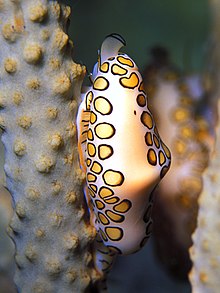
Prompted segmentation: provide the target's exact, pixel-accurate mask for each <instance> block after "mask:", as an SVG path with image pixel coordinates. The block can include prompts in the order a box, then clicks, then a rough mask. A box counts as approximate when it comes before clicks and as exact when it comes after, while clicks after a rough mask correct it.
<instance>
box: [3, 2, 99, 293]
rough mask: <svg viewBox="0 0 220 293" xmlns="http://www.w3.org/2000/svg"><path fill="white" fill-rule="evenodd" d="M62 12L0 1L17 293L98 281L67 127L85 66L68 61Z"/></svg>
mask: <svg viewBox="0 0 220 293" xmlns="http://www.w3.org/2000/svg"><path fill="white" fill-rule="evenodd" d="M69 15H70V9H69V7H65V6H63V5H59V4H58V3H57V2H52V1H46V0H40V1H39V0H38V1H32V0H23V1H9V0H1V1H0V44H1V47H0V107H1V112H0V126H1V128H2V130H3V135H2V141H3V144H4V147H5V166H4V169H5V173H6V177H7V187H8V189H9V191H10V193H11V195H12V197H13V203H14V210H15V212H14V215H13V217H12V220H11V223H10V233H11V237H12V238H13V240H14V241H15V244H16V255H15V259H16V265H17V269H16V273H15V282H16V285H17V287H18V288H19V290H20V291H21V292H22V293H29V292H33V293H34V292H45V293H46V292H65V293H68V292H84V291H86V290H87V289H88V288H89V286H90V283H91V282H92V281H95V280H96V278H98V276H97V273H96V271H95V270H94V268H93V263H92V255H91V253H90V249H89V245H90V243H91V241H93V239H94V237H95V230H94V228H93V227H91V226H90V225H89V224H88V217H87V211H86V207H85V205H84V198H83V193H82V182H83V180H84V176H83V175H82V172H81V170H80V168H79V165H78V154H77V144H76V126H75V122H74V121H75V113H76V109H77V102H76V97H77V96H79V92H80V86H81V80H82V77H83V75H84V68H82V67H81V66H80V65H77V64H75V63H74V62H73V61H72V59H71V52H72V42H71V41H70V40H69V37H68V35H67V33H66V23H67V21H68V17H69Z"/></svg>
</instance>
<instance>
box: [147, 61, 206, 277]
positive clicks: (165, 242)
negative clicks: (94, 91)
mask: <svg viewBox="0 0 220 293" xmlns="http://www.w3.org/2000/svg"><path fill="white" fill-rule="evenodd" d="M162 65H163V64H162ZM145 86H146V90H148V91H149V94H150V97H149V101H151V103H150V106H151V110H152V112H153V114H154V116H155V118H156V123H157V126H158V130H159V132H160V133H161V135H162V137H165V138H166V142H167V145H168V146H169V148H170V150H171V153H172V164H171V168H170V171H169V172H168V174H167V176H166V177H165V178H164V179H163V180H162V181H161V183H160V185H159V188H158V189H157V190H156V191H155V193H156V196H157V197H156V203H155V208H154V212H153V220H154V236H155V237H154V239H155V245H156V250H157V253H158V255H159V258H160V260H161V261H162V263H163V264H165V266H166V267H167V268H168V269H169V270H170V271H171V272H172V274H174V275H175V276H177V277H179V278H183V279H186V278H187V274H188V272H189V270H190V266H191V262H190V258H189V254H188V249H189V247H190V246H191V244H192V242H191V234H192V232H193V231H194V229H195V227H196V218H197V209H198V205H197V199H198V196H199V194H200V192H201V189H202V176H201V174H202V172H203V170H204V168H205V166H206V164H207V158H208V151H207V148H206V146H204V145H203V144H202V143H201V142H200V141H199V140H198V139H197V133H198V128H197V125H196V121H195V118H194V116H193V107H194V105H193V100H192V98H191V97H190V95H189V91H188V88H187V86H186V84H185V83H184V82H183V80H182V78H181V77H180V75H179V74H177V72H176V70H174V69H173V68H172V67H171V66H170V65H168V64H165V66H161V67H160V66H158V67H156V66H155V65H154V66H152V67H149V68H148V70H146V71H145ZM207 136H208V134H207Z"/></svg>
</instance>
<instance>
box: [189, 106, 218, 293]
mask: <svg viewBox="0 0 220 293" xmlns="http://www.w3.org/2000/svg"><path fill="white" fill-rule="evenodd" d="M218 114H220V103H219V104H218ZM219 148H220V126H219V123H218V127H217V131H216V145H215V150H214V152H213V153H212V157H211V159H210V164H209V167H208V168H207V169H206V171H205V173H204V175H203V182H204V188H203V192H202V194H201V196H200V198H199V214H198V224H197V229H196V230H195V232H194V234H193V246H192V247H191V249H190V256H191V259H192V261H193V268H192V270H191V272H190V275H189V276H190V281H191V285H192V292H193V293H203V292H204V293H217V292H219V287H220V279H219V258H220V240H219V225H220V222H219V200H220V197H219V188H220V187H219V182H220V175H219V167H220V153H219Z"/></svg>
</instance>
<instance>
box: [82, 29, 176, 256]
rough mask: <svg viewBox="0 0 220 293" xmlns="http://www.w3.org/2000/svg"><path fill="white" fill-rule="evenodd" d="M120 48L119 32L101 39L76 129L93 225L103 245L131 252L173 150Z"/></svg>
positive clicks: (145, 228)
mask: <svg viewBox="0 0 220 293" xmlns="http://www.w3.org/2000/svg"><path fill="white" fill-rule="evenodd" d="M122 46H125V41H124V39H123V38H122V37H121V36H120V35H118V34H111V35H109V36H107V37H106V38H105V40H104V41H103V43H102V46H101V50H100V53H99V58H98V63H97V64H96V65H95V66H94V70H93V74H92V80H93V84H92V86H91V87H90V88H89V89H88V90H87V91H86V93H85V94H83V96H82V103H81V105H80V107H79V111H78V116H77V128H78V147H79V153H80V164H81V167H82V169H83V170H84V171H85V173H86V190H87V194H86V197H87V203H88V206H89V208H90V214H91V219H92V223H93V224H94V225H95V227H96V229H97V231H98V234H99V235H100V237H101V239H102V241H103V243H104V245H105V246H107V247H108V248H109V249H110V250H111V251H114V252H117V253H121V254H129V253H132V252H135V251H137V250H139V249H140V248H141V247H142V246H143V245H144V243H145V242H146V240H147V239H148V238H149V236H150V232H151V226H152V221H151V218H150V215H151V209H152V192H153V190H154V188H155V187H156V185H157V184H158V183H159V181H160V180H161V178H163V176H164V175H165V174H166V172H167V171H168V169H169V166H170V160H171V154H170V151H169V149H168V148H167V147H166V145H165V144H164V143H163V142H162V140H161V139H160V136H159V134H158V131H157V128H156V125H155V122H154V119H153V116H152V113H151V112H150V111H149V109H148V107H147V98H146V94H145V92H144V89H143V82H142V77H141V75H140V73H139V72H138V68H137V66H136V64H135V63H134V61H133V60H132V59H131V58H130V57H129V56H127V55H126V54H124V53H119V49H120V48H121V47H122Z"/></svg>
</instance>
